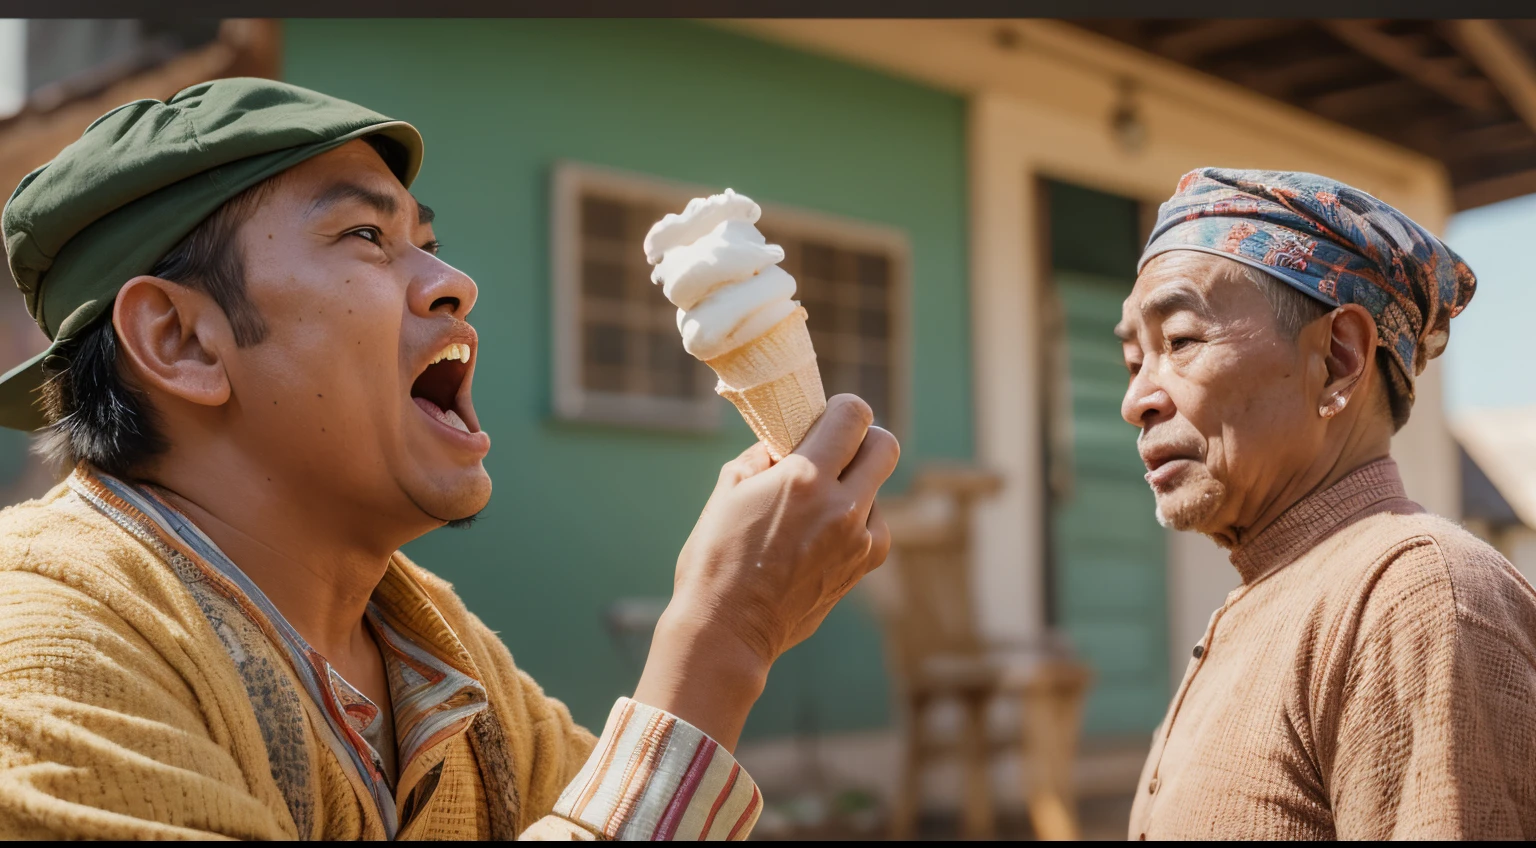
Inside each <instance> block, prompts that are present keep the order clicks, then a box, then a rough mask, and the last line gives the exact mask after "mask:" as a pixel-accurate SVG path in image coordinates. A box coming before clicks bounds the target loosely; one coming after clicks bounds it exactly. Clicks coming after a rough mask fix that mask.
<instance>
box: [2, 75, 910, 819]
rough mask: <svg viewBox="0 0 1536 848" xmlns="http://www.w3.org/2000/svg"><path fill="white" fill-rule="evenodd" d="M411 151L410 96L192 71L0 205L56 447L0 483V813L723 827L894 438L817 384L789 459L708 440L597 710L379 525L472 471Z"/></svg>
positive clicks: (445, 286)
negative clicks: (771, 699)
mask: <svg viewBox="0 0 1536 848" xmlns="http://www.w3.org/2000/svg"><path fill="white" fill-rule="evenodd" d="M421 157H422V141H421V137H420V136H419V135H418V134H417V131H416V130H415V129H414V128H413V127H411V126H410V125H409V124H405V123H402V122H399V121H392V120H390V119H388V118H385V117H384V116H382V115H379V114H376V113H374V112H371V111H369V110H367V109H363V108H361V107H359V106H356V105H354V104H351V103H347V102H344V101H340V100H336V99H334V98H330V97H326V96H324V95H320V94H317V93H315V92H312V91H306V90H304V89H300V88H296V87H293V86H288V85H283V84H280V83H274V82H268V81H261V80H242V79H234V80H221V81H218V82H213V83H205V84H202V85H198V86H194V87H192V88H189V89H187V90H186V91H183V92H181V93H180V94H177V95H176V96H175V97H173V98H171V99H170V100H169V101H166V102H163V103H162V102H160V101H156V100H141V101H137V102H135V103H130V104H128V105H126V106H123V107H121V108H119V109H116V110H114V111H112V112H110V113H109V114H107V115H105V116H103V117H102V118H101V119H99V120H98V121H96V122H95V123H94V124H92V125H91V127H90V128H89V129H87V130H86V131H85V134H84V135H83V136H82V137H81V138H80V140H78V141H76V142H75V143H74V144H72V145H71V146H69V147H68V148H66V149H65V150H64V151H63V152H62V153H60V154H59V156H58V157H57V158H55V159H54V161H53V162H51V163H49V164H47V165H45V166H44V167H42V168H39V169H38V170H37V171H34V172H33V173H32V174H30V175H29V176H28V177H27V178H26V179H25V180H24V181H23V182H22V184H21V186H20V187H18V188H17V190H16V192H15V194H14V195H13V196H12V197H11V200H10V202H9V203H8V204H7V205H6V208H5V214H4V216H3V225H4V232H5V242H6V248H7V251H8V253H9V256H10V263H11V268H12V270H13V272H14V274H15V277H16V280H17V282H18V283H19V285H20V286H21V289H22V292H23V293H24V294H25V296H26V299H27V305H28V307H29V308H30V310H31V312H32V314H33V316H34V317H36V319H37V322H38V324H39V325H40V326H41V327H42V328H43V329H44V331H45V332H47V334H48V335H49V337H50V338H51V339H53V344H52V346H51V347H50V348H49V349H48V350H47V351H45V352H44V353H43V354H42V355H41V356H39V357H38V358H37V359H35V360H33V361H32V362H29V363H26V364H24V365H22V366H21V367H19V368H17V369H16V370H14V371H12V372H11V373H10V374H8V375H6V377H5V378H4V379H3V382H0V423H3V424H5V425H7V426H11V427H18V428H23V429H29V430H30V429H38V428H41V429H42V432H43V436H42V440H43V446H44V448H45V449H46V450H48V451H49V452H51V453H52V454H54V455H55V456H56V457H58V458H60V459H62V460H64V461H66V462H68V463H71V464H75V469H74V472H73V473H72V474H71V475H70V476H69V478H68V479H67V480H66V481H65V482H64V483H63V484H61V485H60V486H58V487H57V488H55V489H54V490H53V491H52V492H49V493H48V494H47V495H46V496H45V497H43V498H42V499H41V500H38V501H34V502H31V503H28V504H23V505H20V506H17V507H13V508H11V509H8V510H5V511H4V512H0V837H4V838H10V839H15V838H37V837H68V838H98V839H133V838H148V839H162V838H168V837H186V838H210V837H233V838H253V839H309V838H337V839H355V838H368V839H393V838H458V839H469V838H482V839H485V838H494V839H509V838H513V837H517V836H531V837H554V838H592V837H616V838H627V839H701V838H715V839H744V838H746V836H747V835H748V834H749V833H750V832H751V830H752V825H753V823H754V822H755V821H756V818H757V815H758V812H759V811H760V810H761V808H762V799H761V796H760V795H759V794H758V792H757V789H756V787H755V786H754V785H753V782H752V780H751V779H750V778H748V777H747V775H746V774H745V773H743V772H742V771H741V769H740V767H739V766H738V765H737V764H736V763H735V761H734V760H733V758H732V756H731V754H730V751H731V749H732V748H733V747H734V746H735V743H736V738H737V736H738V735H739V733H740V731H741V727H742V724H743V723H744V722H745V720H746V717H747V712H748V710H749V709H750V708H751V706H752V704H753V702H754V701H755V700H756V699H757V697H758V695H759V694H760V693H761V691H762V687H763V683H764V681H765V678H766V675H767V673H768V668H769V666H770V665H771V664H772V663H773V661H774V659H775V658H776V657H778V656H779V655H780V654H781V653H782V652H783V651H785V650H787V649H788V648H789V647H790V646H792V645H794V644H795V643H796V642H798V641H800V640H802V639H804V638H805V637H806V636H808V635H810V633H811V632H812V631H814V630H815V629H816V627H817V625H818V624H819V623H820V622H821V620H822V618H824V617H825V616H826V614H827V611H828V610H829V609H830V608H831V607H832V605H833V604H835V603H836V602H837V601H838V599H839V598H840V597H842V595H843V594H845V593H846V592H847V591H848V589H849V588H850V587H851V586H852V585H853V584H854V583H855V582H857V580H858V579H859V578H860V577H861V576H862V575H863V574H864V573H865V572H866V571H868V570H869V569H870V568H873V567H875V566H876V565H878V564H879V563H880V561H881V560H882V559H883V558H884V556H885V552H886V549H887V547H888V545H889V536H888V533H887V531H886V529H885V526H884V524H883V523H881V521H880V520H879V518H878V516H874V515H872V514H871V509H872V504H873V501H874V497H875V493H876V490H877V489H878V488H879V486H880V484H881V483H882V482H883V481H884V480H885V478H886V477H887V476H889V474H890V473H891V471H892V469H893V468H894V466H895V463H896V457H897V446H896V443H895V440H894V439H893V438H891V436H890V435H889V434H888V433H885V432H884V431H882V430H879V429H878V428H871V427H870V426H869V424H870V420H871V416H870V411H869V408H868V407H867V406H865V405H864V404H863V403H862V402H861V401H859V400H858V399H856V398H851V397H848V396H841V397H837V398H833V399H832V401H831V402H830V403H829V404H828V406H827V411H826V413H825V414H824V415H823V416H822V418H821V420H820V421H819V422H818V423H817V424H816V425H815V427H814V428H813V429H812V431H811V432H810V433H809V434H808V435H807V437H806V439H805V441H804V442H803V444H802V445H801V446H800V448H799V449H798V450H797V451H796V452H795V453H794V454H792V455H791V456H789V457H787V458H785V459H784V460H783V461H782V462H779V463H777V464H773V463H771V461H770V458H769V455H768V453H767V451H766V450H765V449H764V448H762V447H761V446H755V447H753V448H752V449H750V450H748V451H747V452H746V453H745V454H743V455H742V456H741V457H740V458H739V459H737V460H736V461H734V462H732V463H730V464H728V465H727V466H726V467H725V469H724V470H723V471H722V472H721V475H720V480H719V484H718V486H717V487H716V489H715V492H714V494H713V496H712V497H711V499H710V500H709V503H708V505H707V507H706V509H705V512H704V514H703V516H702V517H701V518H700V520H699V523H698V525H697V526H696V527H695V529H694V532H693V535H692V536H691V537H690V538H689V540H688V542H687V544H686V545H685V546H684V548H683V551H682V553H681V555H680V556H679V558H678V563H677V571H676V578H675V581H674V587H673V589H674V594H673V599H672V602H671V604H670V605H669V606H668V607H667V610H666V612H665V614H664V615H663V617H662V620H661V623H660V624H659V625H658V627H657V629H656V633H655V638H654V640H653V647H652V650H651V655H650V659H649V661H648V663H647V665H646V668H645V672H644V674H643V676H642V678H641V681H640V684H639V687H638V688H637V690H636V691H635V695H634V698H633V699H629V698H622V699H620V700H619V702H618V703H617V705H616V706H615V707H614V709H613V712H612V713H611V715H610V718H609V720H608V724H607V727H606V728H605V729H604V732H603V735H602V737H601V738H596V737H594V736H593V735H592V734H590V733H588V732H587V731H586V730H584V729H582V728H580V727H578V726H576V725H575V724H574V723H573V722H572V721H571V717H570V715H569V713H568V712H567V711H566V709H565V707H564V706H563V705H561V704H560V702H558V701H556V700H553V699H551V698H549V697H546V696H545V695H544V693H543V692H542V691H540V689H539V687H538V686H537V685H535V683H534V682H533V681H532V680H531V679H529V678H528V677H527V676H526V675H524V674H523V673H521V672H520V671H518V669H517V668H516V667H515V666H514V665H513V662H512V657H511V655H510V654H509V653H508V652H507V649H506V647H504V646H503V645H502V644H501V642H500V641H499V640H498V639H497V637H496V634H495V633H493V632H491V631H490V630H488V629H487V628H486V627H485V625H483V624H482V623H481V622H480V620H479V619H478V618H476V617H475V616H474V615H473V614H472V613H470V612H469V611H468V610H467V609H466V608H465V606H464V604H463V602H461V601H460V599H459V598H458V597H457V596H456V595H455V594H454V592H453V589H452V588H451V587H450V586H449V585H448V584H447V583H445V582H443V581H442V580H440V579H438V578H437V577H435V576H433V575H432V574H431V573H429V572H427V571H426V570H424V569H422V568H419V567H417V566H416V565H414V564H413V563H411V562H409V561H407V560H406V558H405V557H403V556H401V555H400V553H398V548H399V547H400V546H401V545H402V544H404V543H405V542H408V541H410V540H411V539H413V538H416V537H418V536H420V535H422V534H424V533H427V532H429V531H431V530H433V529H435V528H438V527H442V526H444V525H445V524H446V525H455V524H463V523H465V522H467V521H468V520H469V519H471V518H472V517H473V516H474V515H476V514H477V513H478V512H479V511H480V510H481V509H482V508H483V507H484V506H485V505H486V503H487V501H488V499H489V498H490V494H491V481H490V478H489V476H487V474H486V471H485V468H484V466H483V464H482V459H483V458H484V457H485V455H486V453H487V451H488V450H489V449H490V437H489V436H488V435H487V434H486V433H485V432H483V431H482V429H481V427H480V423H479V421H478V419H477V418H476V417H475V413H474V408H473V405H472V403H471V394H470V383H471V380H472V377H473V373H474V368H475V364H476V363H477V361H478V358H479V347H478V343H477V341H478V340H477V337H476V335H475V331H474V329H473V328H472V327H471V326H470V324H469V323H468V321H467V320H466V319H467V317H468V315H469V313H470V310H471V309H473V308H474V305H475V298H476V288H475V284H474V282H473V281H471V280H470V279H469V278H468V277H466V276H465V275H464V274H463V273H461V272H459V271H458V270H456V269H454V268H453V267H452V266H451V265H449V264H447V263H446V262H445V261H443V259H441V258H439V256H438V243H437V240H436V238H435V237H434V232H433V231H434V228H433V221H432V219H433V216H432V213H431V211H430V210H429V209H427V208H426V207H425V206H423V205H421V204H420V203H418V202H417V200H416V199H415V198H414V197H413V196H412V195H411V194H410V192H409V191H408V190H407V189H408V187H409V186H410V184H411V181H412V179H413V178H414V177H415V176H416V173H417V170H418V169H419V167H420V166H421ZM637 249H638V246H637ZM38 390H40V394H39V393H38ZM34 401H37V402H34ZM588 518H589V521H590V523H591V524H592V525H593V527H594V530H595V531H597V532H601V528H602V524H603V522H604V520H605V516H603V515H592V516H589V517H588ZM503 565H504V567H506V568H508V569H512V570H514V571H516V570H518V569H538V568H551V567H555V568H573V567H575V568H579V567H580V564H579V563H532V562H519V561H518V560H517V558H516V556H515V552H513V553H512V554H511V555H510V556H509V559H508V561H507V562H506V563H504V564H503ZM494 602H495V599H481V601H480V603H482V604H485V603H494ZM550 638H551V639H559V638H560V634H558V633H551V634H550Z"/></svg>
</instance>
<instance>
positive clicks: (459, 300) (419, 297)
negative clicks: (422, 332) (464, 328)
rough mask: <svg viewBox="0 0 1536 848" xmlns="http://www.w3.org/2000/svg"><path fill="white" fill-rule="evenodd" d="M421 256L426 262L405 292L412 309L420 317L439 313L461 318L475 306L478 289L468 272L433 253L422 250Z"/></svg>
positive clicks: (478, 293) (478, 294)
mask: <svg viewBox="0 0 1536 848" xmlns="http://www.w3.org/2000/svg"><path fill="white" fill-rule="evenodd" d="M421 256H422V257H423V258H424V259H425V260H427V261H426V262H425V263H424V264H423V266H422V268H421V270H420V271H419V272H418V273H417V274H416V276H415V278H414V279H413V280H412V281H411V286H410V290H409V292H408V294H407V297H408V298H409V301H410V304H409V305H410V309H411V312H412V313H414V314H416V315H418V316H420V317H422V318H430V317H431V316H433V315H436V314H440V313H441V314H446V315H452V316H453V317H455V318H458V319H459V320H461V321H462V320H464V319H465V316H467V315H469V311H470V310H471V309H474V308H475V300H476V299H477V298H478V297H479V296H480V288H479V287H478V286H476V285H475V281H474V280H471V279H470V278H469V275H468V274H465V273H464V272H463V271H460V270H459V269H457V268H455V267H453V266H452V265H449V264H448V263H447V262H444V261H443V260H441V259H438V258H437V257H436V256H433V255H431V254H430V253H425V252H423V253H422V254H421Z"/></svg>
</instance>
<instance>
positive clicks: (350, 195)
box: [309, 183, 437, 224]
mask: <svg viewBox="0 0 1536 848" xmlns="http://www.w3.org/2000/svg"><path fill="white" fill-rule="evenodd" d="M411 199H412V200H415V198H411ZM349 200H355V201H357V202H359V203H362V204H363V205H365V206H370V207H372V208H374V209H376V210H378V211H379V212H380V213H382V214H385V215H393V214H395V212H396V210H398V209H399V208H400V205H399V203H397V202H396V201H395V198H394V195H390V194H384V193H383V192H378V191H374V190H373V189H371V188H367V187H366V186H360V185H358V184H357V183H336V184H335V185H332V186H331V187H330V188H327V189H326V190H325V191H322V192H320V196H319V197H317V198H315V202H314V204H312V205H311V206H310V207H309V214H310V215H313V214H315V213H316V212H319V211H321V210H323V209H329V208H330V207H332V206H335V205H336V204H338V203H344V202H346V201H349ZM436 218H437V213H436V212H434V211H432V207H430V206H428V205H427V204H425V203H422V202H421V201H420V200H416V222H417V223H419V224H430V223H432V221H433V220H434V219H436Z"/></svg>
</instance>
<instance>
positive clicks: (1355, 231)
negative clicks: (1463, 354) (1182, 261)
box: [1137, 168, 1477, 401]
mask: <svg viewBox="0 0 1536 848" xmlns="http://www.w3.org/2000/svg"><path fill="white" fill-rule="evenodd" d="M1170 250H1199V251H1204V252H1206V253H1213V254H1216V255H1217V256H1226V257H1228V258H1231V259H1235V260H1237V261H1238V262H1242V263H1245V264H1248V265H1252V266H1254V267H1256V268H1258V269H1260V270H1262V271H1266V272H1268V273H1270V274H1272V275H1274V276H1276V277H1278V278H1280V279H1281V280H1284V281H1285V282H1287V283H1289V284H1291V285H1292V286H1295V287H1296V288H1297V289H1300V290H1301V291H1302V292H1304V293H1306V294H1308V295H1311V296H1312V297H1315V298H1317V299H1318V300H1321V301H1323V302H1324V303H1327V304H1328V305H1330V306H1339V305H1342V304H1345V303H1358V304H1360V305H1361V306H1363V307H1365V308H1366V309H1367V310H1369V311H1370V313H1371V315H1373V316H1375V318H1376V329H1377V332H1378V333H1379V334H1380V337H1381V346H1382V347H1383V348H1385V349H1386V350H1387V351H1388V353H1389V355H1390V356H1391V358H1392V361H1393V363H1394V364H1395V365H1396V366H1397V367H1396V368H1395V369H1391V370H1392V371H1393V372H1395V373H1393V374H1392V375H1391V376H1392V378H1393V379H1392V382H1393V384H1394V385H1393V389H1394V391H1396V392H1398V393H1399V394H1400V395H1401V396H1403V397H1405V398H1406V399H1408V400H1409V401H1412V399H1413V381H1414V378H1415V377H1417V376H1418V375H1419V374H1421V373H1423V371H1424V366H1425V365H1426V364H1427V363H1428V362H1429V360H1431V359H1433V358H1435V357H1436V356H1439V355H1440V354H1441V353H1442V352H1443V351H1444V350H1445V343H1446V340H1447V339H1448V338H1449V337H1450V325H1451V319H1452V318H1454V317H1455V316H1456V315H1459V314H1460V313H1461V310H1463V309H1465V308H1466V306H1467V302H1468V301H1470V300H1471V299H1472V293H1473V291H1474V290H1476V288H1477V278H1476V277H1475V276H1473V274H1472V269H1470V268H1468V267H1467V264H1466V263H1465V262H1463V261H1462V260H1461V257H1460V256H1457V255H1456V253H1455V252H1454V251H1452V250H1451V249H1450V248H1449V247H1447V246H1446V245H1445V243H1444V242H1442V241H1440V240H1439V239H1438V238H1435V237H1434V236H1433V235H1431V234H1430V233H1429V232H1428V231H1426V230H1425V229H1424V228H1423V227H1420V226H1419V225H1418V224H1415V223H1414V222H1413V221H1412V220H1410V219H1409V218H1408V216H1406V215H1404V214H1403V213H1401V212H1399V211H1397V210H1396V209H1393V208H1392V207H1391V206H1388V205H1387V204H1385V203H1382V202H1381V201H1380V200H1377V199H1376V198H1374V197H1372V196H1370V195H1369V194H1366V193H1365V192H1363V191H1360V190H1359V189H1356V188H1351V187H1349V186H1347V185H1344V184H1343V183H1341V182H1338V181H1337V180H1331V179H1328V178H1327V177H1320V176H1318V175H1316V174H1303V173H1296V172H1291V171H1247V170H1228V169H1224V168H1201V169H1200V170H1197V171H1190V172H1189V173H1188V174H1185V175H1184V177H1183V178H1182V179H1180V180H1179V187H1178V190H1177V191H1176V192H1174V195H1173V197H1171V198H1169V200H1168V202H1167V203H1164V204H1163V205H1162V207H1161V208H1160V209H1158V213H1157V226H1156V227H1155V228H1154V229H1153V231H1152V237H1151V238H1150V239H1148V241H1147V248H1146V250H1145V251H1144V252H1143V253H1142V255H1141V262H1140V263H1139V264H1138V266H1137V271H1138V272H1139V271H1140V270H1141V268H1143V267H1145V266H1146V264H1147V262H1148V261H1150V260H1151V259H1152V257H1154V256H1157V255H1158V254H1161V253H1166V252H1168V251H1170Z"/></svg>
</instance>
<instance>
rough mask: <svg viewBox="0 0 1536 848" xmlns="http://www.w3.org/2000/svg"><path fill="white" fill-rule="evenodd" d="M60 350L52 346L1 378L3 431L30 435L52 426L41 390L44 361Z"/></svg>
mask: <svg viewBox="0 0 1536 848" xmlns="http://www.w3.org/2000/svg"><path fill="white" fill-rule="evenodd" d="M56 346H57V343H55V344H51V345H49V346H48V349H47V350H44V351H43V352H42V353H39V354H38V355H36V356H34V357H32V358H31V359H28V360H27V361H26V362H23V363H21V364H20V365H18V366H16V367H15V368H12V369H11V370H10V371H7V372H6V374H5V376H4V377H0V427H7V428H9V429H12V430H26V431H28V432H30V431H32V430H41V429H42V428H43V427H46V426H47V425H48V419H47V417H46V416H44V415H43V409H42V397H41V396H40V395H39V394H38V390H40V389H41V388H42V387H43V360H44V359H47V358H48V354H50V353H52V352H53V349H54V347H56Z"/></svg>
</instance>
